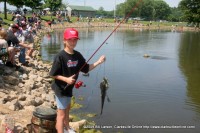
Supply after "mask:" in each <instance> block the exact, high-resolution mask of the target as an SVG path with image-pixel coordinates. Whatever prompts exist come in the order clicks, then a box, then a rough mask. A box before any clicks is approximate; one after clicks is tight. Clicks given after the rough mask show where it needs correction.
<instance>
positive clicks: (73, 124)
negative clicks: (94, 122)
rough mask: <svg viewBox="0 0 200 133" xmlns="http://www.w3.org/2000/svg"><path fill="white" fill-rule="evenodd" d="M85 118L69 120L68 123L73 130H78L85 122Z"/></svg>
mask: <svg viewBox="0 0 200 133" xmlns="http://www.w3.org/2000/svg"><path fill="white" fill-rule="evenodd" d="M86 122H87V121H86V120H85V119H83V120H80V121H76V122H70V123H69V125H70V126H71V127H72V128H73V129H74V130H75V131H79V129H80V127H82V126H83V125H85V124H86Z"/></svg>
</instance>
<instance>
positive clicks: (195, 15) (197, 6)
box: [179, 0, 200, 27]
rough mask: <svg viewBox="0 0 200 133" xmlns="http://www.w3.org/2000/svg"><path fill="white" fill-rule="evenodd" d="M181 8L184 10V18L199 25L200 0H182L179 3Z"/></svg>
mask: <svg viewBox="0 0 200 133" xmlns="http://www.w3.org/2000/svg"><path fill="white" fill-rule="evenodd" d="M179 7H180V9H181V10H182V11H183V13H184V16H183V18H184V19H185V20H186V21H187V22H188V23H193V24H196V26H197V27H199V23H200V1H199V0H182V1H181V2H180V3H179Z"/></svg>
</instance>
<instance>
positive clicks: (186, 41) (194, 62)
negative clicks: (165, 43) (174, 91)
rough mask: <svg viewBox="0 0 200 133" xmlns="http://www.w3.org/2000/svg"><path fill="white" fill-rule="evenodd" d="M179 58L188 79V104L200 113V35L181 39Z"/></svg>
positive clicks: (186, 36) (188, 34) (190, 35)
mask: <svg viewBox="0 0 200 133" xmlns="http://www.w3.org/2000/svg"><path fill="white" fill-rule="evenodd" d="M179 58H180V59H179V64H180V68H181V70H182V72H183V73H184V75H185V77H186V79H187V80H186V81H187V96H188V98H189V100H188V101H187V104H189V105H191V106H193V109H194V110H195V112H198V113H200V33H185V34H184V35H183V36H182V37H181V45H180V51H179ZM198 116H200V114H198Z"/></svg>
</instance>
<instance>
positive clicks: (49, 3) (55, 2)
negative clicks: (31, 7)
mask: <svg viewBox="0 0 200 133" xmlns="http://www.w3.org/2000/svg"><path fill="white" fill-rule="evenodd" d="M44 3H45V4H44V7H48V8H50V10H51V11H55V10H56V9H58V8H59V7H60V6H61V5H62V0H44Z"/></svg>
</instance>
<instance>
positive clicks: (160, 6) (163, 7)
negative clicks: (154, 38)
mask: <svg viewBox="0 0 200 133" xmlns="http://www.w3.org/2000/svg"><path fill="white" fill-rule="evenodd" d="M154 9H155V19H157V20H167V18H168V16H169V15H170V13H171V10H170V7H169V5H168V4H167V3H166V2H164V1H162V0H154Z"/></svg>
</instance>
